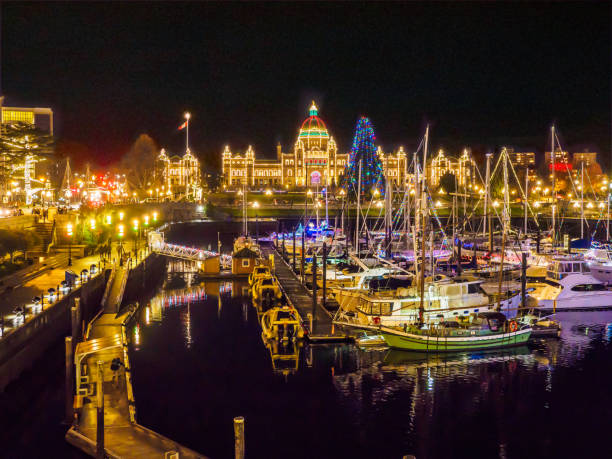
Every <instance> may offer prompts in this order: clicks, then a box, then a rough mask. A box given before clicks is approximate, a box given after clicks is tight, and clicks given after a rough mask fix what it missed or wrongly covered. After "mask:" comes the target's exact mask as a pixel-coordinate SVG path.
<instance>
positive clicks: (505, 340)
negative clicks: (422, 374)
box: [379, 327, 531, 352]
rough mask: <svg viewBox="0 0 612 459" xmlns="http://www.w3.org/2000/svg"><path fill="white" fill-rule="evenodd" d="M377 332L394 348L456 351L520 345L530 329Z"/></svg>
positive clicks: (527, 337)
mask: <svg viewBox="0 0 612 459" xmlns="http://www.w3.org/2000/svg"><path fill="white" fill-rule="evenodd" d="M379 333H380V334H381V335H382V336H383V338H384V340H385V342H386V343H387V345H388V346H389V347H391V348H394V349H403V350H406V351H416V352H458V351H471V350H479V349H496V348H502V347H510V346H520V345H522V344H525V343H527V341H528V340H529V337H530V336H531V329H526V330H517V331H515V332H510V333H501V334H495V335H486V336H466V337H444V336H427V335H416V334H412V333H404V332H401V331H396V330H393V329H388V328H384V327H381V329H380V330H379Z"/></svg>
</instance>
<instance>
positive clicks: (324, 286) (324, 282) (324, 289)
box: [321, 242, 327, 308]
mask: <svg viewBox="0 0 612 459" xmlns="http://www.w3.org/2000/svg"><path fill="white" fill-rule="evenodd" d="M326 296H327V244H326V243H325V242H324V243H323V297H322V298H321V304H322V305H323V308H325V306H326V304H325V297H326Z"/></svg>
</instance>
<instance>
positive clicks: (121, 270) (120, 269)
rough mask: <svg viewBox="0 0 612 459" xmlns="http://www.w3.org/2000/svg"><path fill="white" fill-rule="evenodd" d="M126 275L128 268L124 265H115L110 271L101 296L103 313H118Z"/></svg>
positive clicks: (127, 274)
mask: <svg viewBox="0 0 612 459" xmlns="http://www.w3.org/2000/svg"><path fill="white" fill-rule="evenodd" d="M128 276H129V269H127V267H125V266H116V267H115V268H114V269H113V271H112V272H111V275H110V277H109V279H108V283H107V284H106V289H105V290H104V296H103V297H102V309H103V310H104V312H105V313H107V314H110V313H118V312H119V310H120V309H121V302H122V301H123V294H124V293H125V286H126V284H127V279H128Z"/></svg>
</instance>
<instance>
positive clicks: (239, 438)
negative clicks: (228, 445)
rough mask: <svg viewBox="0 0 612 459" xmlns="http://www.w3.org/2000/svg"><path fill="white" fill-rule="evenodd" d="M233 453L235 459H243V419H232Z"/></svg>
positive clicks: (240, 417)
mask: <svg viewBox="0 0 612 459" xmlns="http://www.w3.org/2000/svg"><path fill="white" fill-rule="evenodd" d="M234 452H235V459H244V418H243V417H242V416H238V417H235V418H234Z"/></svg>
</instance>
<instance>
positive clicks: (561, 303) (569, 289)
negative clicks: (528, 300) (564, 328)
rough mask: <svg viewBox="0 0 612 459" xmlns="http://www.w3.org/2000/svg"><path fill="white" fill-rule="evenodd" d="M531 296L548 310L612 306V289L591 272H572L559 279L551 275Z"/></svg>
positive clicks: (541, 306)
mask: <svg viewBox="0 0 612 459" xmlns="http://www.w3.org/2000/svg"><path fill="white" fill-rule="evenodd" d="M529 296H530V297H532V298H535V299H536V300H537V307H538V308H539V309H542V310H546V311H553V310H554V311H559V310H564V309H569V310H572V309H598V308H612V289H609V288H608V287H606V285H605V284H604V283H603V282H601V281H599V280H597V279H595V277H593V276H592V275H590V274H579V273H571V274H567V275H566V276H563V278H562V279H559V280H558V281H555V280H553V279H551V278H550V277H549V278H547V279H546V280H545V281H544V282H542V283H540V285H538V286H537V287H536V288H535V289H534V290H533V291H532V292H531V293H530V294H529Z"/></svg>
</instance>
